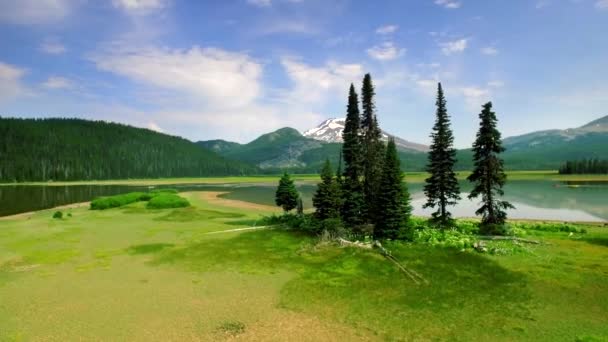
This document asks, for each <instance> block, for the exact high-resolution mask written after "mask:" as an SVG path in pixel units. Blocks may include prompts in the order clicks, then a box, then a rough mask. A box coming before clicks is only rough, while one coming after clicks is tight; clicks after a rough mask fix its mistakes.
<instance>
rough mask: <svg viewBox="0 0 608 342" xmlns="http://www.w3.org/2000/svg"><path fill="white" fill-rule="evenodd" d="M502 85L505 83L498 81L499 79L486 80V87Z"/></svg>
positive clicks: (499, 86)
mask: <svg viewBox="0 0 608 342" xmlns="http://www.w3.org/2000/svg"><path fill="white" fill-rule="evenodd" d="M504 85H505V83H504V82H503V81H499V80H495V81H490V82H488V87H492V88H502V87H504Z"/></svg>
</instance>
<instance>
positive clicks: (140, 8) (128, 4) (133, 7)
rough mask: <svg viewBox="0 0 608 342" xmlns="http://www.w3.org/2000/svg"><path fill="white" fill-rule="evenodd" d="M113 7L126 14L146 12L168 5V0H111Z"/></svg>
mask: <svg viewBox="0 0 608 342" xmlns="http://www.w3.org/2000/svg"><path fill="white" fill-rule="evenodd" d="M112 4H113V5H114V7H116V8H118V9H121V10H123V11H124V12H126V13H128V14H134V15H138V14H148V13H151V12H154V11H158V10H161V9H163V8H165V7H167V6H168V5H169V3H168V0H112Z"/></svg>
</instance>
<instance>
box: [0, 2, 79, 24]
mask: <svg viewBox="0 0 608 342" xmlns="http://www.w3.org/2000/svg"><path fill="white" fill-rule="evenodd" d="M74 3H75V1H74V0H15V1H10V0H9V1H6V0H3V1H0V21H4V22H9V23H12V24H24V25H29V24H47V23H50V22H56V21H59V20H62V19H64V18H65V17H67V16H68V15H69V14H70V12H71V10H72V7H73V4H74Z"/></svg>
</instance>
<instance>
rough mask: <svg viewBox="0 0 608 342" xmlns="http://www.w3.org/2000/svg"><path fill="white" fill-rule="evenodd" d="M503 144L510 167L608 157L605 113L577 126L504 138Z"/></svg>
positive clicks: (544, 166) (550, 166)
mask: <svg viewBox="0 0 608 342" xmlns="http://www.w3.org/2000/svg"><path fill="white" fill-rule="evenodd" d="M503 144H504V146H505V148H506V149H507V150H506V152H505V153H504V159H505V165H506V166H507V167H508V168H510V169H557V168H559V166H560V165H561V164H562V163H564V162H565V161H567V160H578V159H583V158H585V159H587V158H599V159H608V116H604V117H602V118H600V119H597V120H594V121H592V122H590V123H588V124H585V125H583V126H581V127H578V128H569V129H564V130H557V129H555V130H546V131H538V132H532V133H528V134H523V135H519V136H515V137H509V138H505V139H504V140H503Z"/></svg>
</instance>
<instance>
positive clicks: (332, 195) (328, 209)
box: [312, 159, 342, 220]
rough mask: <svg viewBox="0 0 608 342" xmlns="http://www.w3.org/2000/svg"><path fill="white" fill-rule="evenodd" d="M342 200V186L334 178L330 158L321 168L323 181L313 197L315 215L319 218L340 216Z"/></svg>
mask: <svg viewBox="0 0 608 342" xmlns="http://www.w3.org/2000/svg"><path fill="white" fill-rule="evenodd" d="M341 202H342V199H341V197H340V187H339V186H338V183H337V182H336V179H335V178H334V174H333V171H332V169H331V164H330V163H329V159H328V160H326V161H325V165H324V166H323V169H322V170H321V183H319V184H318V185H317V191H316V192H315V194H314V195H313V197H312V204H313V205H314V206H315V217H316V218H317V219H319V220H325V219H330V218H338V217H340V207H341V205H342V203H341Z"/></svg>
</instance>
